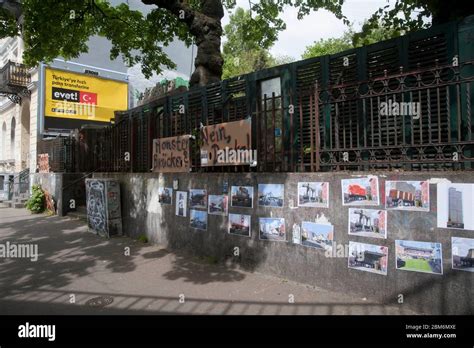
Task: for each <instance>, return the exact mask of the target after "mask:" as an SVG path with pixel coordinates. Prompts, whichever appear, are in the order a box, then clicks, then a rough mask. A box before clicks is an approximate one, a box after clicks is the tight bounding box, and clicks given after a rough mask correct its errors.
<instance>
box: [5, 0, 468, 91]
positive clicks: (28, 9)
mask: <svg viewBox="0 0 474 348" xmlns="http://www.w3.org/2000/svg"><path fill="white" fill-rule="evenodd" d="M142 2H143V3H144V4H147V5H155V6H154V7H153V9H152V10H151V11H150V12H149V13H147V14H143V13H141V12H140V11H135V10H132V9H131V8H130V7H129V6H128V4H127V3H121V4H119V5H117V6H113V5H111V4H110V2H109V1H107V0H75V1H57V0H22V1H21V12H22V16H21V19H20V21H19V20H18V19H19V18H20V16H19V12H18V11H17V9H16V8H15V5H16V3H17V1H14V0H10V1H4V2H2V3H1V4H0V6H1V10H0V36H1V37H7V36H15V35H20V34H21V35H22V36H23V40H24V43H25V52H24V62H25V63H26V64H28V65H30V66H34V65H36V64H38V63H39V62H41V61H45V62H49V61H51V60H52V59H54V58H56V57H58V56H62V57H64V58H65V59H71V58H74V57H77V56H79V55H80V54H81V53H84V52H87V51H88V47H87V42H88V39H89V37H90V36H92V35H99V36H103V37H106V38H107V39H109V40H110V42H111V44H112V50H111V52H110V56H111V58H112V59H115V58H117V57H118V56H119V55H122V56H123V58H124V60H125V63H126V64H128V65H130V66H131V65H135V64H140V65H141V67H142V71H143V73H144V75H145V76H147V77H149V76H151V75H152V73H153V72H156V73H160V72H161V71H162V70H163V69H173V68H175V64H174V63H173V62H172V61H171V59H170V58H169V57H168V55H167V54H166V53H165V52H164V50H163V47H164V46H167V45H168V44H169V43H170V42H171V41H173V40H175V39H179V40H182V41H183V42H185V43H186V44H187V45H190V44H191V43H193V42H194V43H195V44H196V46H197V55H196V59H195V64H194V65H195V71H194V73H193V75H192V77H191V81H190V84H191V85H205V84H208V83H212V82H216V81H219V80H220V79H221V77H222V71H223V57H222V54H221V37H222V35H223V29H222V25H221V21H222V18H223V16H224V11H225V10H227V11H230V12H232V11H233V10H234V9H235V7H236V0H142ZM344 2H345V0H260V1H252V0H250V1H249V4H250V10H251V16H250V19H246V21H245V32H244V33H240V34H239V35H241V36H240V37H241V39H242V40H244V41H243V42H244V43H245V44H248V42H254V43H257V44H258V46H259V47H260V48H265V47H267V48H268V47H269V45H271V44H272V43H274V42H275V40H276V39H277V38H278V33H279V32H280V31H282V30H284V29H285V28H286V24H285V23H284V21H283V20H282V19H281V14H282V13H283V11H284V10H285V9H286V8H287V7H294V8H297V13H298V18H299V19H301V18H303V17H304V16H306V15H308V14H309V13H310V12H312V11H317V10H319V9H325V10H328V11H330V12H331V13H333V14H334V15H335V16H336V17H337V18H339V19H341V20H343V21H344V22H345V23H346V24H348V21H347V18H346V17H345V16H344V14H343V12H342V6H343V4H344ZM413 13H416V16H413ZM469 13H472V2H469V1H462V0H451V1H443V0H404V1H402V0H397V1H396V3H395V6H394V7H393V8H391V7H390V6H388V7H384V8H381V9H380V10H378V11H377V12H376V13H374V15H373V16H372V17H371V18H370V19H369V21H368V22H367V24H366V25H365V26H364V28H363V31H362V33H361V37H363V36H364V35H366V34H367V33H369V32H370V31H371V30H373V29H374V28H376V27H378V26H382V27H383V28H391V29H394V30H401V29H403V30H412V29H418V28H421V27H424V26H426V25H428V24H427V23H428V22H427V19H428V18H429V17H430V16H432V18H433V22H436V23H439V22H443V21H447V20H450V19H454V18H459V17H462V16H464V15H467V14H469ZM315 27H316V28H317V23H315ZM236 35H237V33H236Z"/></svg>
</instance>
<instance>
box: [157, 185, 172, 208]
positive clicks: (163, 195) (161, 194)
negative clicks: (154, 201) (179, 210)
mask: <svg viewBox="0 0 474 348" xmlns="http://www.w3.org/2000/svg"><path fill="white" fill-rule="evenodd" d="M158 202H159V203H160V204H167V205H171V204H173V189H172V188H171V187H159V188H158Z"/></svg>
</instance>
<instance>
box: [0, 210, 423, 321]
mask: <svg viewBox="0 0 474 348" xmlns="http://www.w3.org/2000/svg"><path fill="white" fill-rule="evenodd" d="M7 242H10V243H22V244H37V245H38V253H39V256H38V260H37V261H31V260H30V259H27V258H22V259H19V258H0V313H1V314H25V315H31V314H232V315H237V314H283V315H287V314H317V315H325V314H354V315H363V314H395V315H398V314H416V313H414V312H413V311H411V310H409V309H408V308H406V307H404V306H394V305H390V306H389V305H383V304H380V303H376V302H374V301H371V300H370V299H363V298H359V297H352V296H350V295H348V294H343V293H336V292H331V291H327V290H324V289H321V288H317V287H313V286H309V285H304V284H298V283H295V282H291V281H288V280H285V279H280V278H276V277H271V276H267V275H263V274H260V273H256V272H253V273H250V272H246V271H244V270H241V269H239V268H235V267H229V266H226V265H220V264H217V265H216V264H211V263H209V262H206V260H203V259H198V258H196V257H194V256H191V255H189V254H188V253H185V252H182V251H170V250H167V249H165V248H163V247H161V246H159V245H148V244H144V243H141V242H138V241H133V240H131V239H130V238H127V237H120V238H112V239H109V240H106V239H103V238H100V237H98V236H96V235H94V234H93V233H90V232H88V231H87V227H86V226H85V224H84V222H82V221H80V220H74V219H70V218H67V217H66V218H61V217H57V216H46V215H32V214H30V213H29V212H28V211H26V210H24V209H12V208H0V244H6V243H7ZM126 247H129V248H130V256H126V255H125V248H126ZM290 295H292V296H293V297H292V298H294V303H289V301H290V299H291V296H290ZM72 302H73V303H72Z"/></svg>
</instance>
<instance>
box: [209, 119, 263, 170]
mask: <svg viewBox="0 0 474 348" xmlns="http://www.w3.org/2000/svg"><path fill="white" fill-rule="evenodd" d="M201 139H202V145H201V166H203V167H208V166H225V165H245V164H247V165H248V164H249V163H251V162H252V159H253V160H256V158H253V151H252V141H251V139H252V121H251V119H250V118H248V119H245V120H241V121H235V122H227V123H219V124H215V125H212V126H206V127H203V128H202V129H201Z"/></svg>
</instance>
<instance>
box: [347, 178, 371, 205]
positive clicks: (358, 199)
mask: <svg viewBox="0 0 474 348" xmlns="http://www.w3.org/2000/svg"><path fill="white" fill-rule="evenodd" d="M341 189H342V205H355V206H357V205H379V204H380V201H379V197H380V195H379V179H378V178H377V177H376V176H368V177H365V178H354V179H342V180H341Z"/></svg>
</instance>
